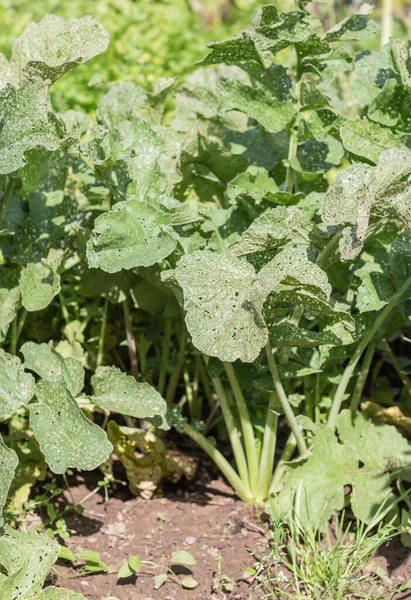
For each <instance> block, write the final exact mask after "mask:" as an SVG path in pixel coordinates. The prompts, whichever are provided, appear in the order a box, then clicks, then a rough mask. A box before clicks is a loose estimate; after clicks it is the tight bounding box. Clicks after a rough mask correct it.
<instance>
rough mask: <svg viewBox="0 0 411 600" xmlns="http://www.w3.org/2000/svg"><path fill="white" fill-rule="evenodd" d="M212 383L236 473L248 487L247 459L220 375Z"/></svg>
mask: <svg viewBox="0 0 411 600" xmlns="http://www.w3.org/2000/svg"><path fill="white" fill-rule="evenodd" d="M212 381H213V385H214V387H215V391H216V393H217V396H218V399H219V401H220V406H221V412H222V413H223V417H224V421H225V424H226V427H227V432H228V437H229V440H230V443H231V447H232V449H233V454H234V458H235V462H236V464H237V469H238V473H239V475H240V478H241V480H242V481H243V483H244V485H246V486H247V488H249V487H250V480H249V477H248V468H247V461H246V458H245V454H244V449H243V445H242V443H241V440H240V435H239V433H238V429H237V427H236V425H235V423H234V418H233V415H232V412H231V408H230V405H229V403H228V400H227V395H226V393H225V389H224V386H223V384H222V382H221V379H220V377H213V378H212Z"/></svg>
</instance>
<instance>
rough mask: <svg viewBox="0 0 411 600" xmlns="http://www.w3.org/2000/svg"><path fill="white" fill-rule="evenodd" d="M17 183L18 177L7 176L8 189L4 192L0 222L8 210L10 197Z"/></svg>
mask: <svg viewBox="0 0 411 600" xmlns="http://www.w3.org/2000/svg"><path fill="white" fill-rule="evenodd" d="M15 185H16V178H15V177H8V178H7V184H6V189H5V190H4V192H3V198H2V200H1V204H0V223H1V222H2V221H3V219H4V216H5V214H6V210H7V205H8V203H9V201H10V198H11V196H12V194H13V190H14V186H15Z"/></svg>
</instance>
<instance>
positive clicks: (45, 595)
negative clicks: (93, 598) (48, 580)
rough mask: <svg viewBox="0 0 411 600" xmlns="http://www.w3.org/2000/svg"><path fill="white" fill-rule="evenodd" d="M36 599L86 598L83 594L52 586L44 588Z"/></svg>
mask: <svg viewBox="0 0 411 600" xmlns="http://www.w3.org/2000/svg"><path fill="white" fill-rule="evenodd" d="M36 600H86V598H85V597H84V596H83V594H78V593H77V592H72V591H71V590H66V589H64V588H56V587H53V586H50V587H47V588H45V589H44V590H43V591H42V592H41V593H40V595H39V596H37V598H36Z"/></svg>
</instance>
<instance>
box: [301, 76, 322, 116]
mask: <svg viewBox="0 0 411 600" xmlns="http://www.w3.org/2000/svg"><path fill="white" fill-rule="evenodd" d="M328 105H329V101H328V100H327V98H326V97H325V96H324V95H323V94H322V93H321V92H320V90H319V89H318V88H317V87H316V86H315V85H314V84H313V83H311V82H309V81H303V82H302V83H301V91H300V110H313V109H315V108H323V107H324V106H328Z"/></svg>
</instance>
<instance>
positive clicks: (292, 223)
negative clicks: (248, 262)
mask: <svg viewBox="0 0 411 600" xmlns="http://www.w3.org/2000/svg"><path fill="white" fill-rule="evenodd" d="M312 228H313V225H312V223H311V222H310V220H309V219H308V218H307V217H306V215H305V214H304V213H303V211H302V210H301V209H299V208H296V207H294V206H290V207H287V208H285V207H282V206H281V207H280V206H278V207H277V208H272V209H271V210H269V211H268V212H266V213H264V214H263V215H261V216H260V217H257V218H256V219H254V221H253V223H252V224H251V225H250V227H249V228H248V229H247V230H246V231H245V232H244V233H243V235H242V236H241V240H240V241H239V242H238V243H237V244H235V245H234V246H232V247H231V248H230V254H236V255H237V256H242V255H244V254H250V253H252V252H261V251H266V250H272V249H274V248H276V247H278V246H280V245H281V244H283V243H284V242H285V241H288V240H292V241H294V242H300V243H304V242H305V243H307V242H308V240H309V236H310V233H311V231H312Z"/></svg>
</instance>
